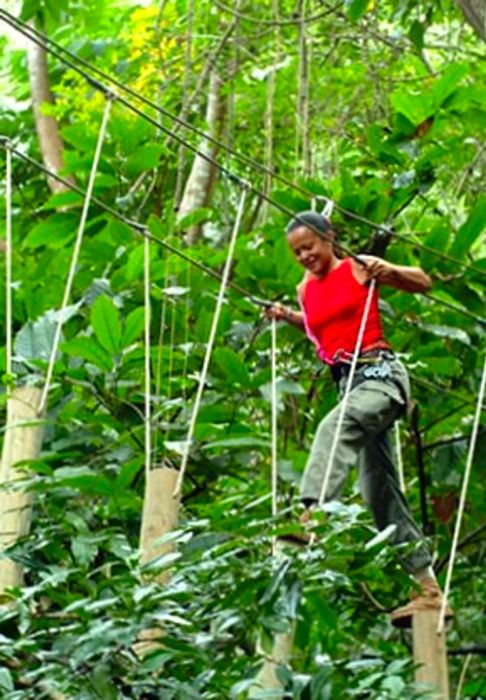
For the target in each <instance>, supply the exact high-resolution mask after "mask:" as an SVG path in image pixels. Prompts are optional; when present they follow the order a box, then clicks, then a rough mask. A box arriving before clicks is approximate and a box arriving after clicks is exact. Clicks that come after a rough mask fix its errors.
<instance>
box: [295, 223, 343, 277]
mask: <svg viewBox="0 0 486 700" xmlns="http://www.w3.org/2000/svg"><path fill="white" fill-rule="evenodd" d="M328 235H329V236H333V235H334V234H333V233H332V231H330V232H329V234H328ZM287 241H288V244H289V246H290V247H291V248H292V250H293V251H294V254H295V257H296V258H297V260H298V261H299V263H300V264H301V265H303V266H304V267H305V268H306V269H307V270H309V272H311V273H312V274H313V275H315V276H316V277H322V276H323V275H326V274H327V273H328V272H330V271H331V270H332V269H333V268H334V267H336V265H338V264H339V260H338V259H337V258H336V256H335V255H334V251H333V245H332V241H329V240H326V239H325V238H323V237H322V236H319V235H318V234H317V233H314V231H311V229H308V228H306V227H305V226H301V227H300V228H297V229H295V230H294V231H291V232H290V233H288V234H287Z"/></svg>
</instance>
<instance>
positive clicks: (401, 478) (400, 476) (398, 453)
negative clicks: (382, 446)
mask: <svg viewBox="0 0 486 700" xmlns="http://www.w3.org/2000/svg"><path fill="white" fill-rule="evenodd" d="M395 453H396V456H397V470H398V481H399V484H400V489H401V491H402V493H405V475H404V472H403V455H402V441H401V438H400V421H398V420H397V421H395Z"/></svg>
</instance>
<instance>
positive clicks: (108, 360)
mask: <svg viewBox="0 0 486 700" xmlns="http://www.w3.org/2000/svg"><path fill="white" fill-rule="evenodd" d="M61 350H62V351H63V352H66V353H67V354H68V355H73V356H74V357H82V358H83V360H86V361H87V362H91V363H92V364H94V365H96V366H97V367H99V368H100V369H102V370H104V371H105V372H109V371H110V370H111V368H112V367H113V358H112V357H111V355H110V354H109V353H108V352H107V351H106V350H105V349H104V348H103V347H102V346H101V345H100V344H99V343H97V342H96V340H95V339H94V338H90V337H88V336H85V335H84V336H78V337H77V338H73V339H72V340H69V341H67V342H65V343H63V344H62V346H61Z"/></svg>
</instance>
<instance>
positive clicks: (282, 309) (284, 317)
mask: <svg viewBox="0 0 486 700" xmlns="http://www.w3.org/2000/svg"><path fill="white" fill-rule="evenodd" d="M291 313H292V312H291V310H290V309H288V308H287V307H286V306H284V305H283V304H280V303H279V302H276V303H275V304H272V306H267V307H266V308H265V311H264V312H263V314H264V316H265V318H268V319H269V320H272V319H275V320H276V321H290V317H291Z"/></svg>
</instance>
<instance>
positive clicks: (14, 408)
mask: <svg viewBox="0 0 486 700" xmlns="http://www.w3.org/2000/svg"><path fill="white" fill-rule="evenodd" d="M41 393H42V392H41V390H40V389H38V388H36V387H20V388H18V389H14V391H13V392H12V394H11V396H10V398H9V399H8V402H7V424H6V427H5V439H4V443H3V451H2V464H1V467H0V485H1V489H2V490H1V491H0V551H2V552H4V551H5V550H6V549H8V548H9V547H11V546H12V545H13V544H15V542H16V541H17V540H18V539H19V538H20V537H25V536H26V535H28V534H29V532H30V525H31V519H32V494H31V493H29V492H27V491H23V490H21V489H15V481H17V480H18V479H21V478H23V477H25V476H26V472H25V469H24V468H22V469H17V468H16V465H17V464H18V463H19V462H24V461H27V460H33V459H37V458H38V456H39V452H40V449H41V444H42V432H43V424H42V421H41V420H39V417H38V407H39V404H40V399H41ZM9 487H10V488H9ZM11 487H13V488H11ZM23 582H24V575H23V569H22V566H21V565H20V564H17V563H16V562H14V561H12V560H11V559H1V560H0V592H2V593H3V592H4V591H5V590H6V589H7V588H11V587H18V586H22V585H23Z"/></svg>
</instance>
